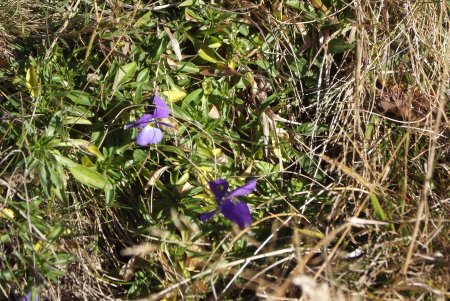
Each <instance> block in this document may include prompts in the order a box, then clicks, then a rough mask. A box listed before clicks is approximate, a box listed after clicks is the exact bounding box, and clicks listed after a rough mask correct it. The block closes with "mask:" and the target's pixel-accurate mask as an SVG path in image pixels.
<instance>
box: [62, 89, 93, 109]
mask: <svg viewBox="0 0 450 301" xmlns="http://www.w3.org/2000/svg"><path fill="white" fill-rule="evenodd" d="M66 96H67V98H69V99H70V100H71V101H73V102H74V103H77V104H80V105H83V106H92V98H91V95H89V94H88V93H86V92H84V91H80V90H72V91H70V92H69V93H68V94H67V95H66Z"/></svg>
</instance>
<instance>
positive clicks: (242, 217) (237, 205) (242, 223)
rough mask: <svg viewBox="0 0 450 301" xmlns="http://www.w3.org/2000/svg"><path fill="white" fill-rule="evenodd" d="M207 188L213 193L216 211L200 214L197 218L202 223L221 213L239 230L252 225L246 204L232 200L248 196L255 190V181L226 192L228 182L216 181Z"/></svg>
mask: <svg viewBox="0 0 450 301" xmlns="http://www.w3.org/2000/svg"><path fill="white" fill-rule="evenodd" d="M209 187H210V188H211V191H212V192H213V194H214V196H215V198H216V202H217V209H216V210H214V211H211V212H206V213H203V214H200V216H199V218H200V220H201V221H202V222H206V221H208V220H210V219H211V218H212V217H213V216H214V215H216V214H217V213H218V212H221V213H222V214H223V215H224V216H225V217H226V218H228V219H229V220H231V221H232V222H235V223H236V224H238V226H239V228H241V230H242V229H244V228H245V227H248V226H250V225H251V223H252V216H251V215H250V210H249V209H248V206H247V204H246V203H244V202H241V201H239V200H236V199H234V198H235V197H238V196H242V195H247V194H250V193H251V192H252V191H253V190H255V189H256V179H254V180H251V181H249V182H248V183H246V184H244V185H242V186H240V187H238V188H236V189H235V190H232V191H231V192H229V193H227V191H228V181H227V180H223V179H218V180H215V181H211V182H209Z"/></svg>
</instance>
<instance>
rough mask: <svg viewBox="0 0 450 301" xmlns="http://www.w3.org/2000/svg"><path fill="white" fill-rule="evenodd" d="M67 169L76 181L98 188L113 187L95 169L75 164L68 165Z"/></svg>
mask: <svg viewBox="0 0 450 301" xmlns="http://www.w3.org/2000/svg"><path fill="white" fill-rule="evenodd" d="M69 171H70V173H71V174H72V175H73V177H74V178H75V179H77V181H79V182H80V183H82V184H84V185H87V186H89V187H92V188H99V189H112V188H113V186H112V185H111V183H110V182H109V181H108V179H106V177H105V176H103V175H102V174H101V173H99V172H98V171H96V170H95V169H92V168H88V167H86V166H83V165H80V164H76V165H75V166H73V167H69Z"/></svg>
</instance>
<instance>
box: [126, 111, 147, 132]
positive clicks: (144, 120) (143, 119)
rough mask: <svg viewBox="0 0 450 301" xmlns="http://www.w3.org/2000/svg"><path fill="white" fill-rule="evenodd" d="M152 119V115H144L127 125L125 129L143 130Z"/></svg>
mask: <svg viewBox="0 0 450 301" xmlns="http://www.w3.org/2000/svg"><path fill="white" fill-rule="evenodd" d="M152 118H153V115H152V114H144V115H143V116H142V117H141V118H139V119H138V120H136V121H133V122H130V123H128V124H127V125H126V126H125V129H129V128H136V127H138V128H143V127H145V126H146V125H147V124H148V123H149V122H150V120H152Z"/></svg>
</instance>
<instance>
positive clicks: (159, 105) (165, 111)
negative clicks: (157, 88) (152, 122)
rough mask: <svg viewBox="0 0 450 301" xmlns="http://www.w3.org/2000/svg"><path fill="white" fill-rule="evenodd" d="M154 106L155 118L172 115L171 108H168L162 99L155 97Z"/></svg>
mask: <svg viewBox="0 0 450 301" xmlns="http://www.w3.org/2000/svg"><path fill="white" fill-rule="evenodd" d="M153 104H154V105H155V110H154V111H153V118H167V117H169V113H170V111H169V108H168V107H167V104H166V103H165V101H164V100H163V99H162V98H161V97H159V96H158V95H155V96H154V97H153Z"/></svg>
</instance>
